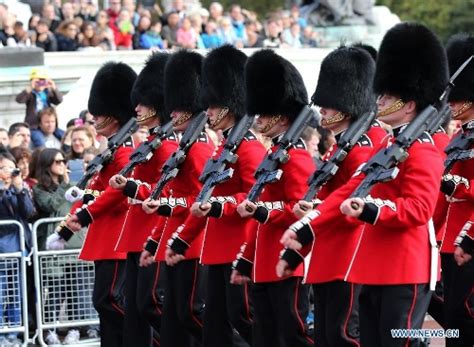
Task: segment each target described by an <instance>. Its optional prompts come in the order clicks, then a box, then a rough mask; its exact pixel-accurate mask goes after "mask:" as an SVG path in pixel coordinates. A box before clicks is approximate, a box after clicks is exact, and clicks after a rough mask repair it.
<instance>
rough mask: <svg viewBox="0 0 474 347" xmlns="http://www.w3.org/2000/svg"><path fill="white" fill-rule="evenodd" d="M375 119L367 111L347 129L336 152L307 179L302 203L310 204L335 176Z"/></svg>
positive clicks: (374, 115) (372, 114) (373, 112)
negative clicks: (306, 188)
mask: <svg viewBox="0 0 474 347" xmlns="http://www.w3.org/2000/svg"><path fill="white" fill-rule="evenodd" d="M375 117H376V112H375V111H369V112H367V113H365V114H363V115H362V116H361V117H360V118H358V119H357V120H355V121H354V122H353V123H352V124H351V125H350V126H349V127H348V128H347V130H346V131H345V132H344V134H342V136H341V138H340V139H339V141H338V142H337V150H336V152H334V154H333V155H332V156H331V158H330V159H329V160H328V161H326V162H324V164H323V165H322V166H321V167H319V168H318V169H317V170H316V171H315V172H314V173H313V174H312V175H311V177H310V178H309V179H308V190H307V191H306V194H305V196H304V197H303V200H304V201H308V202H311V201H312V200H313V199H314V198H315V197H316V196H317V195H318V193H319V191H320V190H321V188H322V187H323V185H325V184H326V183H327V182H328V181H329V180H330V179H331V178H333V177H334V176H335V175H336V173H337V171H338V170H339V166H340V164H341V163H342V161H343V160H344V159H345V158H346V156H347V154H348V153H349V152H350V150H351V149H352V148H353V147H354V146H355V144H356V143H357V141H359V139H360V137H361V136H362V135H363V134H364V133H365V132H366V131H367V129H369V127H370V125H371V124H372V122H373V121H374V120H375Z"/></svg>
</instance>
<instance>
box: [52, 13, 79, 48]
mask: <svg viewBox="0 0 474 347" xmlns="http://www.w3.org/2000/svg"><path fill="white" fill-rule="evenodd" d="M56 40H57V41H58V51H59V52H73V51H77V49H78V48H79V40H78V30H77V25H76V23H74V21H65V22H62V23H61V24H60V25H59V28H58V30H56Z"/></svg>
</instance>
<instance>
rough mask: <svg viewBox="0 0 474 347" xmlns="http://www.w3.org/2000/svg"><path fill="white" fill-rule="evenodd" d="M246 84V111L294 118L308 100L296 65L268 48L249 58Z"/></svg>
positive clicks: (246, 66) (246, 68) (246, 69)
mask: <svg viewBox="0 0 474 347" xmlns="http://www.w3.org/2000/svg"><path fill="white" fill-rule="evenodd" d="M245 85H246V92H247V93H246V104H247V112H248V113H249V114H267V115H278V114H281V115H284V116H288V117H289V118H291V119H294V118H296V116H297V115H298V114H299V112H300V111H301V109H302V107H303V106H304V105H307V104H308V93H307V91H306V88H305V85H304V82H303V78H302V77H301V75H300V73H299V72H298V70H297V69H296V67H295V66H294V65H293V64H291V63H290V62H289V61H288V60H286V59H284V58H282V57H280V56H279V55H277V54H276V53H275V52H274V51H272V50H271V49H262V50H260V51H258V52H256V53H254V54H253V55H252V56H251V57H250V58H248V60H247V64H246V65H245Z"/></svg>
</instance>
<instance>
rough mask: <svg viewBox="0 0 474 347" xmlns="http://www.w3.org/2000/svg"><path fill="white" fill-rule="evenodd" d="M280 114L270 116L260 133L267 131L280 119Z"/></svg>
mask: <svg viewBox="0 0 474 347" xmlns="http://www.w3.org/2000/svg"><path fill="white" fill-rule="evenodd" d="M280 118H281V114H279V115H277V116H272V118H271V119H270V120H269V121H268V123H267V125H265V127H264V128H263V129H262V130H261V131H260V132H261V133H266V132H267V131H269V130H270V129H271V128H273V127H274V126H275V124H276V123H277V122H278V121H279V120H280Z"/></svg>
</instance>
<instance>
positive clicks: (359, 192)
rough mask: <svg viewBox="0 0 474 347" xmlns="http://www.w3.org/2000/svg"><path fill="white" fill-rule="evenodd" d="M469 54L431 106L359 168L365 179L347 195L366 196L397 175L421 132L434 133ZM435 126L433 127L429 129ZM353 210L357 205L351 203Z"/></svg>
mask: <svg viewBox="0 0 474 347" xmlns="http://www.w3.org/2000/svg"><path fill="white" fill-rule="evenodd" d="M473 57H474V56H471V57H470V58H469V59H467V60H466V61H465V62H464V63H463V64H462V65H461V66H460V67H459V69H458V70H457V71H456V72H455V73H454V75H453V76H452V77H451V79H450V81H449V83H448V85H447V86H446V89H445V90H444V91H443V94H442V95H441V97H440V98H439V100H438V102H437V104H436V105H435V106H433V105H428V106H427V107H426V108H425V109H424V110H423V111H421V112H420V114H418V115H417V116H416V118H415V119H414V120H412V121H411V122H410V124H408V125H407V127H406V128H405V129H404V130H403V131H402V132H400V134H399V135H398V136H397V137H396V138H395V142H394V143H393V144H392V145H391V146H389V147H388V148H385V149H382V150H380V151H379V152H377V154H375V156H374V157H372V158H371V159H370V160H369V161H368V162H367V163H366V164H365V165H364V167H363V168H362V172H363V173H365V175H366V176H365V178H364V179H363V181H362V182H361V183H360V184H359V186H358V187H357V189H356V190H355V191H354V192H353V193H352V194H351V197H353V198H354V197H358V198H364V197H366V196H367V195H368V194H369V193H370V191H371V190H372V188H373V186H374V185H376V184H377V183H380V182H387V181H390V180H393V179H395V177H397V175H398V172H399V168H398V167H397V165H398V164H399V163H401V162H403V161H404V160H406V158H407V157H408V149H409V148H410V146H411V145H412V144H413V143H414V142H415V141H416V140H417V139H418V138H419V137H420V136H421V135H422V134H423V133H424V132H428V133H430V134H432V133H434V132H435V131H436V130H437V129H438V127H439V118H442V117H445V116H446V108H447V107H449V106H448V105H447V98H448V95H449V92H450V90H451V89H452V88H453V87H454V81H455V80H456V78H457V77H458V76H459V74H461V72H462V71H463V70H464V68H465V67H466V66H467V65H468V64H469V63H470V62H471V60H472V58H473ZM430 127H436V128H434V129H433V128H430ZM352 205H353V206H352V207H353V208H354V209H357V208H358V207H359V206H358V204H356V203H353V204H352Z"/></svg>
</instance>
